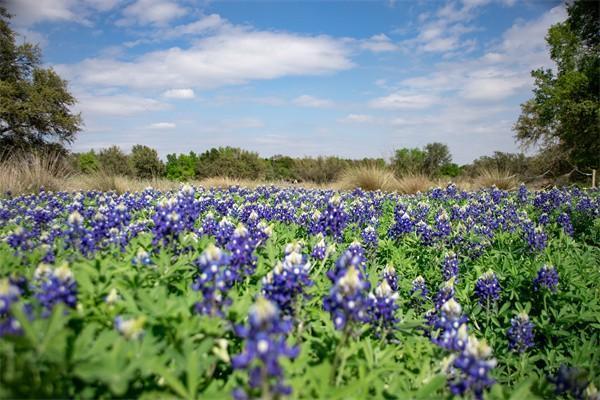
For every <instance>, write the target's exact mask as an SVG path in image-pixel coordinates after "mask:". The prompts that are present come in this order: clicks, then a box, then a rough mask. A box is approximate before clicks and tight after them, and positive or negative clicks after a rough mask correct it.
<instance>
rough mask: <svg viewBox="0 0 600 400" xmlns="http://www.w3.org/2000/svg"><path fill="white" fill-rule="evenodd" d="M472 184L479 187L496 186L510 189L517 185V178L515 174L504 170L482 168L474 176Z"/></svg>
mask: <svg viewBox="0 0 600 400" xmlns="http://www.w3.org/2000/svg"><path fill="white" fill-rule="evenodd" d="M474 184H475V186H476V187H479V188H487V187H491V186H496V187H497V188H498V189H501V190H512V189H514V188H516V187H517V179H516V177H515V175H513V174H511V173H510V172H508V171H505V170H500V169H498V168H483V169H481V170H480V171H479V174H478V176H477V177H476V178H475V180H474Z"/></svg>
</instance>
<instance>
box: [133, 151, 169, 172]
mask: <svg viewBox="0 0 600 400" xmlns="http://www.w3.org/2000/svg"><path fill="white" fill-rule="evenodd" d="M129 160H130V162H131V166H132V168H133V173H134V175H135V176H136V177H138V178H142V179H152V178H157V177H159V176H162V175H163V173H164V169H165V166H164V165H163V163H162V161H161V160H160V158H158V152H157V151H156V150H154V149H151V148H150V147H148V146H143V145H140V144H136V145H135V146H133V147H132V148H131V154H130V155H129Z"/></svg>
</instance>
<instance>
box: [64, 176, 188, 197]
mask: <svg viewBox="0 0 600 400" xmlns="http://www.w3.org/2000/svg"><path fill="white" fill-rule="evenodd" d="M179 185H180V183H178V182H174V181H170V180H168V179H162V178H154V179H137V178H130V177H127V176H119V175H112V174H109V173H106V172H103V171H97V172H94V173H92V174H83V175H77V176H73V177H72V178H70V179H68V180H67V182H66V187H67V188H68V190H98V191H102V192H110V191H114V192H117V193H125V192H139V191H142V190H144V189H145V188H147V187H153V188H154V189H158V190H161V191H168V190H173V189H177V188H178V187H179Z"/></svg>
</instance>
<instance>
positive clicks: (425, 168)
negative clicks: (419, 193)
mask: <svg viewBox="0 0 600 400" xmlns="http://www.w3.org/2000/svg"><path fill="white" fill-rule="evenodd" d="M451 162H452V156H451V155H450V150H449V149H448V146H447V145H445V144H443V143H437V142H435V143H429V144H427V145H426V146H425V147H423V149H418V148H412V149H407V148H403V149H399V150H396V153H395V154H394V157H392V169H393V170H394V172H395V173H396V175H398V176H404V175H411V174H426V175H429V176H437V175H440V174H442V175H444V173H443V172H442V170H444V171H445V172H448V173H455V172H456V168H452V167H451V166H450V164H451ZM449 176H453V175H449ZM454 176H455V175H454Z"/></svg>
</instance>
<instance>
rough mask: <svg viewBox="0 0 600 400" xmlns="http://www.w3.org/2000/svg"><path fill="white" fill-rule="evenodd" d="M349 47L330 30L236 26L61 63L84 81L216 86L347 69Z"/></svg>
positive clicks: (133, 85)
mask: <svg viewBox="0 0 600 400" xmlns="http://www.w3.org/2000/svg"><path fill="white" fill-rule="evenodd" d="M349 53H350V49H349V48H348V47H347V45H346V44H345V42H344V41H341V40H336V39H332V38H330V37H328V36H301V35H296V34H291V33H280V32H262V31H253V30H249V29H236V30H233V31H230V30H228V31H226V32H220V33H218V34H216V35H213V36H210V37H206V38H202V39H200V40H199V41H197V42H196V43H195V44H194V45H193V46H192V47H190V48H187V49H183V48H179V47H172V48H170V49H167V50H160V51H153V52H149V53H146V54H144V55H142V56H140V57H138V58H136V59H134V60H132V61H119V60H116V59H112V58H91V59H86V60H83V61H81V62H80V63H77V64H71V65H58V66H56V68H57V69H58V70H59V71H60V72H61V73H62V74H64V76H65V77H67V78H69V79H70V80H72V81H77V82H78V83H80V84H85V85H100V86H122V87H129V88H137V89H148V88H159V89H169V88H173V87H194V88H215V87H219V86H225V85H234V84H241V83H245V82H247V81H250V80H266V79H275V78H280V77H284V76H299V75H320V74H327V73H332V72H336V71H340V70H345V69H348V68H351V67H352V66H353V64H352V62H351V61H350V59H349Z"/></svg>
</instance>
